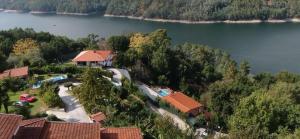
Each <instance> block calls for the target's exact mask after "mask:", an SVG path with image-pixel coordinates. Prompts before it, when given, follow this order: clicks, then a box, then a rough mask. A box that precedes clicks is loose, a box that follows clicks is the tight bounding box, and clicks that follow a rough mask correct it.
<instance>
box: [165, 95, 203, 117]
mask: <svg viewBox="0 0 300 139" xmlns="http://www.w3.org/2000/svg"><path fill="white" fill-rule="evenodd" d="M163 99H164V100H165V101H167V102H169V103H170V104H171V105H173V106H174V107H176V108H177V109H179V110H180V111H182V112H184V113H187V112H189V111H190V110H193V109H195V108H200V107H201V106H203V105H202V104H200V103H199V102H197V101H195V100H194V99H193V98H191V97H189V96H186V95H185V94H183V93H181V92H174V93H171V94H170V95H168V96H165V97H163Z"/></svg>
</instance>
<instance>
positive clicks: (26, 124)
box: [14, 118, 46, 139]
mask: <svg viewBox="0 0 300 139" xmlns="http://www.w3.org/2000/svg"><path fill="white" fill-rule="evenodd" d="M45 123H46V120H45V119H42V118H39V119H30V120H23V121H22V122H21V123H20V124H19V125H20V127H19V129H18V131H17V134H16V135H15V137H14V139H39V138H40V135H41V133H42V130H43V128H44V125H45Z"/></svg>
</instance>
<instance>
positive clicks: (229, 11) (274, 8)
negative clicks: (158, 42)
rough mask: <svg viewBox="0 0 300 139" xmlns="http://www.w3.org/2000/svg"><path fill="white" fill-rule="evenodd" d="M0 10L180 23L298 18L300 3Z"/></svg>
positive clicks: (90, 3)
mask: <svg viewBox="0 0 300 139" xmlns="http://www.w3.org/2000/svg"><path fill="white" fill-rule="evenodd" d="M0 8H7V9H18V10H25V11H30V10H33V11H51V12H52V11H56V12H73V13H91V12H105V13H107V14H113V15H130V16H143V17H146V18H163V19H179V20H193V21H197V20H226V19H231V20H239V19H263V20H264V19H283V18H291V17H299V16H300V1H299V0H164V1H162V0H64V1H61V0H47V1H45V0H0Z"/></svg>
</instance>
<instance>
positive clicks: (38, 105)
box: [0, 91, 48, 115]
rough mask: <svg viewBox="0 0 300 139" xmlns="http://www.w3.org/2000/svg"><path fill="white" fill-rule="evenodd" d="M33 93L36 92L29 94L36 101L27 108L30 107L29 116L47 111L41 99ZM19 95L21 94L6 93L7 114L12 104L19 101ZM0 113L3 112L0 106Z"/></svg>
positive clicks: (10, 110)
mask: <svg viewBox="0 0 300 139" xmlns="http://www.w3.org/2000/svg"><path fill="white" fill-rule="evenodd" d="M23 92H24V91H23ZM34 92H36V91H30V94H32V95H33V96H35V97H36V98H37V101H35V102H34V103H30V106H29V107H30V112H31V115H35V114H37V113H39V112H45V111H46V110H47V109H48V108H47V106H46V104H45V103H44V102H43V101H42V99H41V98H40V97H39V96H38V95H37V94H36V93H34ZM20 94H21V92H9V93H8V95H9V99H10V106H9V107H8V111H9V113H11V112H12V108H13V104H14V102H16V101H18V100H19V96H20ZM0 112H1V113H4V112H5V110H4V108H3V106H1V111H0Z"/></svg>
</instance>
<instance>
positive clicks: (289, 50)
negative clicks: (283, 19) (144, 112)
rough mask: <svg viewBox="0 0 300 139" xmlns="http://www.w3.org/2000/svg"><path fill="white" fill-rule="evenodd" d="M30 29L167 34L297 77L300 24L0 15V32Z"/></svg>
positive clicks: (177, 41) (77, 33)
mask: <svg viewBox="0 0 300 139" xmlns="http://www.w3.org/2000/svg"><path fill="white" fill-rule="evenodd" d="M14 27H22V28H33V29H35V30H36V31H47V32H51V33H53V34H56V35H65V36H68V37H72V38H78V37H84V36H86V35H88V34H90V33H95V34H99V35H100V36H101V37H108V36H111V35H117V34H124V33H129V32H151V31H153V30H155V29H159V28H164V29H167V30H168V33H169V36H170V37H172V39H173V44H181V43H184V42H191V43H201V44H206V45H209V46H210V47H215V48H220V49H222V50H225V51H227V52H228V53H230V54H231V56H232V57H233V58H234V59H235V60H237V61H238V62H240V61H242V60H247V61H249V62H250V64H251V67H252V73H259V72H273V73H275V72H278V71H282V70H288V71H290V72H297V73H300V23H284V24H267V23H262V24H201V25H188V24H177V23H158V22H149V21H139V20H130V19H124V18H112V17H101V16H86V17H84V16H61V15H31V14H17V13H0V30H6V29H11V28H14Z"/></svg>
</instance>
